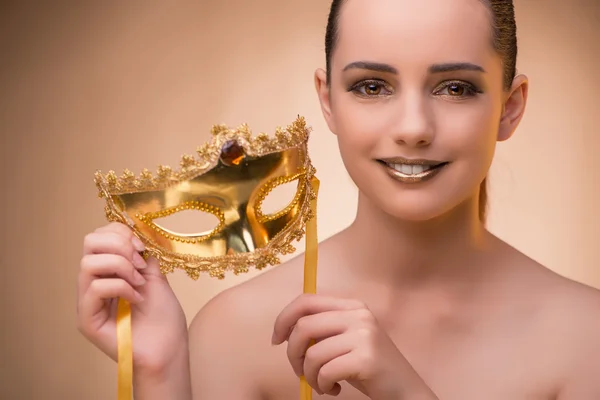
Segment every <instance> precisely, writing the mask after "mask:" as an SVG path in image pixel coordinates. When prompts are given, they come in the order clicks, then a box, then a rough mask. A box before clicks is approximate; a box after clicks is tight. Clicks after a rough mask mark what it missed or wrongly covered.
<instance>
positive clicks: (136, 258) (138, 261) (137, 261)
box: [131, 251, 148, 269]
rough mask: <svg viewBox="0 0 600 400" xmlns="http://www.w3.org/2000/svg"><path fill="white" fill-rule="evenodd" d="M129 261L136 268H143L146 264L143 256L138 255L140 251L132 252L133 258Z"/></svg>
mask: <svg viewBox="0 0 600 400" xmlns="http://www.w3.org/2000/svg"><path fill="white" fill-rule="evenodd" d="M131 261H132V262H133V266H134V267H136V268H137V269H144V268H146V267H147V266H148V264H147V263H146V260H144V258H143V257H142V256H140V253H138V252H137V251H134V252H133V258H132V260H131Z"/></svg>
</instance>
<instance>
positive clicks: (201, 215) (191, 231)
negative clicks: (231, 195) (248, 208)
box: [136, 201, 225, 243]
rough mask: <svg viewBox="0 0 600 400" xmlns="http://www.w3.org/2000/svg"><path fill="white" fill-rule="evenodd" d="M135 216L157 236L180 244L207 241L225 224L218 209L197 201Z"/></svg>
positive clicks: (223, 217) (223, 216)
mask: <svg viewBox="0 0 600 400" xmlns="http://www.w3.org/2000/svg"><path fill="white" fill-rule="evenodd" d="M136 216H137V218H138V219H139V220H140V221H142V222H143V223H144V224H146V225H148V226H149V227H150V228H152V229H153V230H154V231H155V232H156V233H157V234H160V235H162V236H163V237H165V238H166V239H170V240H175V241H177V242H182V243H200V242H202V241H204V240H207V239H208V238H210V237H213V236H214V235H215V234H217V233H218V232H220V231H221V229H222V228H223V226H224V223H225V215H224V214H223V212H222V211H221V210H220V209H219V208H217V207H215V206H212V205H210V204H206V203H203V202H199V201H188V202H185V203H182V204H179V205H177V206H174V207H169V208H166V209H164V210H161V211H156V212H149V213H145V214H138V215H136Z"/></svg>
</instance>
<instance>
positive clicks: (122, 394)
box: [117, 298, 133, 400]
mask: <svg viewBox="0 0 600 400" xmlns="http://www.w3.org/2000/svg"><path fill="white" fill-rule="evenodd" d="M131 342H132V341H131V305H130V304H129V302H128V301H127V300H124V299H121V298H119V303H118V306H117V362H118V369H119V370H118V374H119V381H118V394H117V399H118V400H131V399H132V398H133V346H132V345H131Z"/></svg>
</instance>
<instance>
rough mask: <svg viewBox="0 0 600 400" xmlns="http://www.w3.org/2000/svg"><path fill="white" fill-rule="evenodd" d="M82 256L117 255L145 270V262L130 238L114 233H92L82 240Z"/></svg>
mask: <svg viewBox="0 0 600 400" xmlns="http://www.w3.org/2000/svg"><path fill="white" fill-rule="evenodd" d="M83 248H84V256H85V255H90V254H103V253H109V254H117V255H120V256H122V257H125V258H126V259H128V260H129V261H131V262H132V263H133V265H134V266H135V267H136V268H138V269H143V268H146V266H147V264H146V261H145V260H144V259H143V258H142V256H141V255H140V254H139V252H138V251H137V249H136V248H135V247H134V245H133V243H132V241H131V238H129V239H128V238H125V237H124V236H123V235H121V234H118V233H115V232H94V233H90V234H88V235H86V237H85V239H84V244H83Z"/></svg>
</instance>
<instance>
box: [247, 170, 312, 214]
mask: <svg viewBox="0 0 600 400" xmlns="http://www.w3.org/2000/svg"><path fill="white" fill-rule="evenodd" d="M301 175H302V174H296V175H292V176H289V177H278V178H275V179H272V180H271V181H269V182H267V184H265V185H264V186H263V188H262V189H261V191H260V194H259V200H258V202H257V204H256V215H257V217H258V220H259V221H260V222H266V221H272V220H275V219H278V218H280V217H282V216H283V215H286V214H288V213H289V212H290V211H291V210H292V209H293V208H294V207H297V206H298V204H299V201H300V199H301V198H302V194H303V193H304V189H305V188H304V185H303V181H302V180H301V179H299V178H300V177H301Z"/></svg>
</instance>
